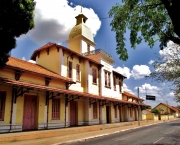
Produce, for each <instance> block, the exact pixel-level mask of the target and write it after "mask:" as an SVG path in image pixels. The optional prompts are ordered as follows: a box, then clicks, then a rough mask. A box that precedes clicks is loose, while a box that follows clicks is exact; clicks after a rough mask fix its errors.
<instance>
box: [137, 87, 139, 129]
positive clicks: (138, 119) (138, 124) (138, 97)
mask: <svg viewBox="0 0 180 145" xmlns="http://www.w3.org/2000/svg"><path fill="white" fill-rule="evenodd" d="M137 91H138V125H139V126H140V106H139V87H138V90H137Z"/></svg>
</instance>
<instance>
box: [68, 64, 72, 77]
mask: <svg viewBox="0 0 180 145" xmlns="http://www.w3.org/2000/svg"><path fill="white" fill-rule="evenodd" d="M68 65H69V66H68V70H69V71H68V77H69V78H72V62H71V61H69V64H68Z"/></svg>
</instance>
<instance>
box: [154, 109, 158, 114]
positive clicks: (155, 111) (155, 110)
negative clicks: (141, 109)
mask: <svg viewBox="0 0 180 145" xmlns="http://www.w3.org/2000/svg"><path fill="white" fill-rule="evenodd" d="M152 113H155V114H160V111H159V110H158V109H153V110H152Z"/></svg>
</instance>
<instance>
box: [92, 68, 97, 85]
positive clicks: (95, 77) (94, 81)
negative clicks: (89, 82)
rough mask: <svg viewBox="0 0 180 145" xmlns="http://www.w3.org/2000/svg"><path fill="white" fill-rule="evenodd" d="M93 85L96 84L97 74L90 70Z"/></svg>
mask: <svg viewBox="0 0 180 145" xmlns="http://www.w3.org/2000/svg"><path fill="white" fill-rule="evenodd" d="M92 77H93V84H97V73H96V69H94V68H93V69H92Z"/></svg>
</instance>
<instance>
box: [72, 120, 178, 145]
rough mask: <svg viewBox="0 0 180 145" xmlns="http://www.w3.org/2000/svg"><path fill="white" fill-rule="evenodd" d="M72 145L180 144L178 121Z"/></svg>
mask: <svg viewBox="0 0 180 145" xmlns="http://www.w3.org/2000/svg"><path fill="white" fill-rule="evenodd" d="M71 144H73V145H152V144H154V145H180V121H179V120H176V121H171V122H164V123H160V124H156V125H151V126H147V127H141V128H138V129H134V130H129V131H124V132H121V133H116V134H112V135H107V136H103V137H99V138H94V139H90V140H87V141H82V142H74V143H71ZM69 145H70V144H69Z"/></svg>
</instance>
